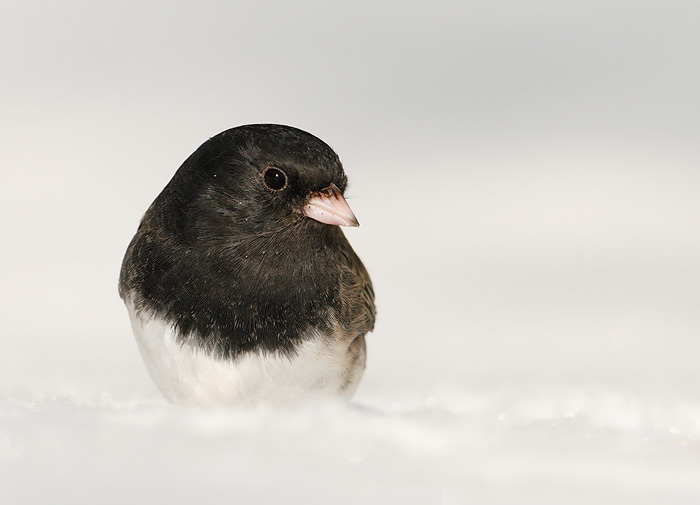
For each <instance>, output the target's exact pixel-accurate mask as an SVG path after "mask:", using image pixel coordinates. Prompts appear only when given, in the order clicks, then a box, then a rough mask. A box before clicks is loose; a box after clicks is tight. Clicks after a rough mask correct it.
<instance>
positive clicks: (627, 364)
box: [0, 0, 700, 505]
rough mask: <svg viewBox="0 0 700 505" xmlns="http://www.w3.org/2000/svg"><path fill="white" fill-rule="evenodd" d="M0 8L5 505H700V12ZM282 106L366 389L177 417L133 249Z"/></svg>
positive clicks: (676, 5) (674, 6)
mask: <svg viewBox="0 0 700 505" xmlns="http://www.w3.org/2000/svg"><path fill="white" fill-rule="evenodd" d="M380 4H381V5H380ZM295 5H296V4H295ZM650 5H651V4H650ZM212 9H214V10H215V11H216V12H217V13H218V15H217V16H211V12H212ZM6 10H7V11H8V12H6V13H5V14H4V19H11V20H12V22H11V23H6V24H7V25H8V26H5V27H4V29H3V30H1V31H0V41H1V42H2V47H5V48H8V50H7V51H6V54H4V56H5V58H4V60H3V61H4V65H5V66H4V73H3V75H4V76H5V78H4V79H3V82H2V83H1V84H0V86H2V93H0V109H1V110H2V111H3V113H2V115H1V117H0V133H1V134H2V138H3V141H2V142H1V143H0V167H2V168H1V169H0V177H1V180H0V187H2V188H3V189H4V192H3V196H2V198H0V215H2V216H3V222H2V234H3V235H2V240H0V265H1V266H0V268H1V273H2V277H1V278H2V291H1V292H0V311H1V315H2V319H1V320H2V322H3V327H2V328H3V336H2V337H0V503H3V504H4V503H12V504H20V505H21V504H34V503H46V502H51V503H57V504H58V503H107V504H109V503H132V504H141V503H143V504H146V503H149V504H150V503H161V502H162V503H170V504H177V503H195V502H196V503H221V502H236V503H246V504H248V503H250V504H255V503H261V504H263V503H280V502H283V503H287V504H295V503H300V504H301V503H303V504H327V503H339V504H342V503H367V504H384V503H402V504H428V503H435V504H466V503H479V504H513V503H518V504H530V503H532V504H537V505H546V504H550V503H551V504H559V503H567V504H601V503H614V504H616V505H617V504H624V503H630V504H632V503H633V504H635V505H636V504H646V503H649V504H652V503H653V504H657V503H673V504H696V503H700V478H698V475H700V369H699V368H698V356H700V338H698V337H699V333H698V329H699V328H700V310H698V300H700V262H698V258H700V234H698V232H697V230H698V223H700V199H699V198H698V197H697V195H698V194H699V192H700V172H699V171H698V166H700V153H699V152H698V149H697V139H698V138H700V124H699V123H698V117H699V116H698V114H697V111H698V95H697V89H698V88H700V65H697V64H693V62H697V55H696V54H695V53H693V48H696V47H698V43H699V41H698V37H699V36H700V35H699V34H698V31H697V27H696V26H695V25H696V23H695V22H694V20H696V19H697V14H698V13H697V6H690V5H689V4H687V3H682V2H674V1H671V2H667V3H665V4H664V6H663V7H659V6H658V5H657V6H654V8H653V9H652V8H650V7H649V6H647V5H646V4H644V3H637V4H634V5H632V4H631V3H629V2H624V1H622V0H614V1H612V2H605V3H590V2H573V3H567V4H563V3H554V2H546V1H538V2H534V3H532V2H531V3H527V4H524V3H522V2H510V1H506V2H498V3H496V4H494V3H492V2H476V3H469V4H468V5H467V4H465V5H464V6H461V7H458V6H448V5H442V4H440V5H435V6H432V4H431V6H430V7H428V6H427V4H425V6H423V5H410V4H405V3H402V4H401V6H400V8H397V7H396V6H394V7H392V5H390V3H389V2H386V3H384V2H380V3H379V4H377V3H375V2H373V3H372V4H371V5H370V4H369V3H367V4H364V3H363V2H359V3H353V4H347V5H344V6H342V7H341V6H333V8H332V9H330V10H327V9H326V8H325V7H323V6H322V4H320V3H319V4H317V5H313V4H308V5H307V4H304V5H303V6H301V5H299V6H296V7H294V8H292V7H288V6H286V7H285V6H282V5H277V6H274V5H267V4H266V5H264V6H254V5H252V4H251V5H249V6H246V7H245V8H243V6H237V5H234V4H230V5H229V4H226V5H225V6H224V5H217V6H200V4H198V7H197V8H196V9H191V8H188V7H187V6H184V5H181V6H172V5H170V4H166V3H164V2H158V1H156V2H151V3H149V4H148V5H147V6H142V7H139V6H137V5H136V4H133V5H132V4H130V3H104V2H102V3H100V2H97V3H95V2H81V1H77V2H69V3H67V4H61V5H60V7H58V4H56V5H54V4H53V3H51V2H44V3H43V5H42V2H39V4H36V3H32V4H29V3H26V2H25V3H18V2H14V3H13V2H10V4H9V5H8V6H7V9H6ZM38 12H41V13H42V14H43V15H42V16H38V15H37V13H38ZM272 14H275V15H272ZM263 20H264V22H263ZM262 25H264V26H265V29H264V30H262V31H264V32H265V34H266V36H265V37H261V35H260V34H261V28H260V27H261V26H262ZM251 40H255V41H256V43H255V44H253V45H251V44H250V41H251ZM280 41H284V44H281V43H280ZM281 46H284V49H285V50H284V51H282V49H281ZM241 48H246V50H242V49H241ZM267 121H269V122H279V123H287V124H293V125H295V126H298V127H301V128H304V129H307V130H309V131H311V132H312V133H315V134H317V135H319V136H320V137H322V138H323V139H325V140H327V141H328V142H329V143H330V144H331V145H332V146H333V147H334V148H335V149H336V150H337V151H338V152H339V154H340V156H341V158H342V160H343V162H344V164H345V167H346V170H347V172H348V175H349V179H350V187H349V196H350V198H349V199H348V202H349V204H350V206H351V207H352V209H353V211H354V212H355V214H356V215H357V217H358V219H359V221H360V222H361V223H362V226H361V227H360V228H359V229H351V230H348V231H347V235H348V237H349V239H350V241H351V243H352V244H353V246H354V247H355V249H356V251H357V252H358V254H359V256H360V257H361V258H362V259H363V261H364V263H365V264H366V266H367V268H368V270H369V272H370V274H371V276H372V279H373V282H374V285H375V290H376V293H377V305H378V310H379V314H378V323H377V327H376V330H375V332H374V333H372V334H371V335H370V336H369V338H368V368H367V372H366V375H365V378H364V380H363V382H362V384H361V385H360V388H359V389H358V391H357V394H356V396H355V398H354V399H353V401H352V402H351V403H350V404H347V405H345V404H336V403H321V404H311V405H304V406H300V407H299V408H289V407H287V408H280V409H262V410H259V409H246V408H238V409H222V410H220V409H202V410H198V409H185V408H177V407H173V406H170V405H169V404H168V403H167V402H166V401H165V400H164V399H163V398H162V397H161V395H160V394H159V393H158V391H157V390H156V388H155V386H154V385H153V384H152V382H151V380H150V378H149V377H148V374H147V373H146V369H145V366H144V365H143V363H142V361H141V358H140V355H139V352H138V348H137V345H136V342H135V340H134V337H133V335H132V333H131V328H130V325H129V318H128V314H127V310H126V308H125V307H124V305H123V303H122V301H121V300H120V299H119V297H118V295H117V278H118V272H119V267H120V262H121V258H122V255H123V253H124V250H125V249H126V246H127V244H128V242H129V240H130V238H131V236H132V235H133V233H134V232H135V229H136V225H137V223H138V220H139V219H140V217H141V216H142V214H143V212H144V211H145V209H146V207H147V206H148V204H149V203H150V202H151V201H152V200H153V198H154V197H155V196H156V195H157V193H158V192H159V191H160V190H161V189H162V187H163V186H164V185H165V184H166V183H167V181H168V180H169V178H170V177H171V176H172V174H173V172H174V170H175V169H176V168H177V166H179V164H180V163H181V162H182V161H183V160H184V159H185V158H186V157H187V156H188V155H189V154H190V153H191V152H192V151H193V150H194V149H195V148H196V147H197V146H198V145H199V144H200V143H201V142H203V141H204V140H206V138H208V137H209V136H211V135H214V134H216V133H218V132H219V131H221V130H223V129H225V128H229V127H232V126H235V125H237V124H244V123H249V122H267Z"/></svg>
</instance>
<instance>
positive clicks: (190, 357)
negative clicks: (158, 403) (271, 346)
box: [126, 298, 364, 406]
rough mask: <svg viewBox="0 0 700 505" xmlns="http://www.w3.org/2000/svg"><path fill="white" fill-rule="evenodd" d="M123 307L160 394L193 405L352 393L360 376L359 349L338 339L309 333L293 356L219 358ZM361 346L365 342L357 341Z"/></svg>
mask: <svg viewBox="0 0 700 505" xmlns="http://www.w3.org/2000/svg"><path fill="white" fill-rule="evenodd" d="M126 305H127V308H128V310H129V316H130V318H131V324H132V327H133V330H134V334H135V335H136V340H137V342H138V346H139V349H140V351H141V355H142V357H143V360H144V362H145V364H146V367H147V369H148V372H149V373H150V375H151V377H152V378H153V380H154V382H155V383H156V385H157V386H158V387H159V389H160V390H161V392H162V393H163V395H164V396H165V397H166V398H167V399H168V400H170V401H171V402H173V403H177V404H182V405H196V406H217V405H234V404H235V405H241V404H261V403H262V404H266V403H268V404H280V403H293V402H297V401H300V400H304V399H308V398H314V397H323V396H326V397H328V396H330V397H345V398H349V397H350V396H352V394H353V393H354V391H355V389H356V388H357V385H358V383H359V380H360V378H361V376H362V373H363V371H364V345H362V347H361V349H358V344H357V342H348V341H347V340H346V339H344V338H343V336H342V335H340V334H339V335H328V334H321V333H318V332H317V331H315V330H309V334H308V335H306V337H305V338H304V339H303V340H301V341H300V342H299V343H297V344H296V346H295V348H294V349H293V352H292V353H288V354H281V353H275V352H262V351H250V352H246V353H243V354H240V355H238V356H236V357H235V358H225V359H224V358H220V357H218V356H215V355H213V354H212V353H210V352H208V351H207V350H206V349H205V348H203V347H200V346H198V345H196V342H198V339H192V340H191V342H194V343H190V341H185V342H184V343H182V342H181V341H179V340H178V338H177V334H176V331H175V329H174V328H173V326H172V324H170V323H168V322H167V321H166V320H165V319H163V318H161V317H158V316H151V315H148V314H145V313H139V312H138V311H137V310H136V308H135V306H134V304H133V303H132V302H131V300H130V299H128V298H127V300H126ZM362 344H364V342H362Z"/></svg>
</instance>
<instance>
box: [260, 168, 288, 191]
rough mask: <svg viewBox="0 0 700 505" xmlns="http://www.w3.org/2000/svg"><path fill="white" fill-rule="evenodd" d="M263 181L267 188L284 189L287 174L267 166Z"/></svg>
mask: <svg viewBox="0 0 700 505" xmlns="http://www.w3.org/2000/svg"><path fill="white" fill-rule="evenodd" d="M263 181H265V185H266V186H267V187H268V188H270V189H274V190H275V191H279V190H280V189H284V188H285V187H286V186H287V176H286V175H284V172H282V170H280V169H278V168H268V169H267V170H265V173H264V174H263Z"/></svg>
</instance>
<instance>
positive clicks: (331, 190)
mask: <svg viewBox="0 0 700 505" xmlns="http://www.w3.org/2000/svg"><path fill="white" fill-rule="evenodd" d="M303 214H304V215H305V216H307V217H310V218H311V219H315V220H316V221H320V222H321V223H326V224H332V225H340V226H360V223H359V222H358V221H357V218H356V217H355V214H353V212H352V210H351V209H350V206H349V205H348V202H346V201H345V198H343V195H342V194H341V193H340V190H339V189H338V188H337V187H336V186H335V184H331V185H330V186H328V187H327V188H325V189H323V190H321V191H320V192H319V193H317V194H315V195H314V196H312V197H311V199H310V200H309V201H308V203H307V204H306V205H305V206H304V211H303Z"/></svg>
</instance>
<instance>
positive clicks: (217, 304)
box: [119, 124, 375, 405]
mask: <svg viewBox="0 0 700 505" xmlns="http://www.w3.org/2000/svg"><path fill="white" fill-rule="evenodd" d="M346 185H347V177H346V176H345V173H344V171H343V167H342V165H341V163H340V160H339V159H338V156H337V155H336V154H335V152H333V150H332V149H331V148H330V147H329V146H328V145H327V144H325V143H324V142H323V141H321V140H320V139H318V138H316V137H315V136H313V135H311V134H309V133H306V132H304V131H302V130H299V129H296V128H292V127H289V126H281V125H273V124H266V125H248V126H241V127H238V128H232V129H230V130H227V131H224V132H223V133H220V134H219V135H216V136H215V137H213V138H211V139H209V140H208V141H207V142H205V143H204V144H203V145H202V146H200V147H199V149H197V150H196V151H195V152H194V153H193V154H192V155H191V156H190V157H189V158H188V159H187V160H186V161H185V162H184V163H183V164H182V166H181V167H180V169H179V170H178V171H177V173H176V174H175V176H174V177H173V178H172V180H171V181H170V182H169V183H168V185H167V186H166V187H165V189H164V190H163V191H162V193H161V194H160V195H159V196H158V198H156V200H155V201H154V202H153V203H152V204H151V206H150V208H149V209H148V211H147V212H146V214H145V215H144V217H143V220H142V221H141V224H140V226H139V228H138V231H137V232H136V235H135V236H134V238H133V240H132V241H131V244H129V247H128V249H127V251H126V255H125V257H124V262H123V264H122V270H121V276H120V279H119V293H120V295H121V297H122V298H123V299H124V302H125V303H126V306H127V308H128V310H129V315H130V317H131V324H132V327H133V330H134V333H135V335H136V340H137V341H138V345H139V348H140V350H141V354H142V356H143V359H144V361H145V363H146V366H147V368H148V371H149V372H150V374H151V377H153V380H154V381H155V382H156V384H157V385H158V387H159V388H160V390H161V391H162V392H163V394H164V395H165V397H166V398H168V399H169V400H170V401H172V402H175V403H180V404H188V405H232V404H246V403H280V402H282V403H288V402H294V401H297V400H301V399H305V398H309V397H316V396H324V395H326V396H336V397H347V398H349V397H350V396H351V395H352V394H353V393H354V391H355V389H356V388H357V386H358V383H359V381H360V379H361V378H362V374H363V372H364V368H365V356H366V354H365V353H366V351H365V334H366V333H367V332H369V331H371V330H372V328H373V327H374V320H375V308H374V292H373V290H372V284H371V282H370V279H369V276H368V274H367V271H366V270H365V268H364V266H363V265H362V262H361V261H360V259H359V258H358V257H357V256H356V255H355V252H354V251H353V250H352V247H350V244H349V243H348V241H347V240H346V238H345V236H344V235H343V232H342V231H341V230H340V227H339V226H338V225H340V226H358V222H357V219H356V218H355V215H354V214H353V212H352V211H351V210H350V207H349V206H348V204H347V202H346V201H345V199H344V198H343V193H344V191H345V187H346Z"/></svg>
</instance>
